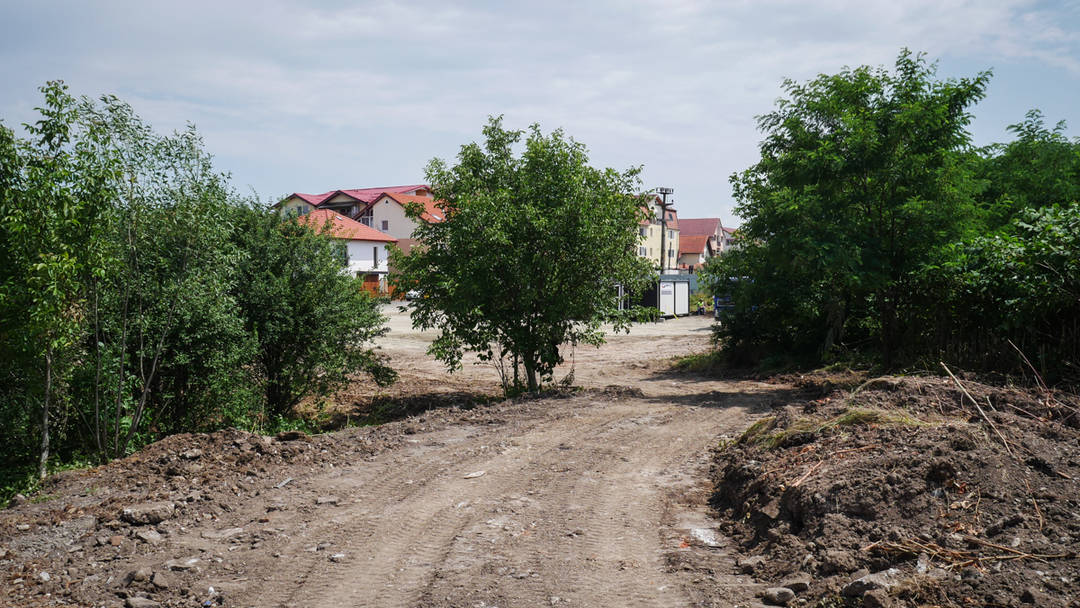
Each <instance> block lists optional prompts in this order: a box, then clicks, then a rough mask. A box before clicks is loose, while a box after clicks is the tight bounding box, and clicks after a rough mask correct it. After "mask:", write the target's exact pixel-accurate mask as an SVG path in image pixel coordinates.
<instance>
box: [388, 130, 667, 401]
mask: <svg viewBox="0 0 1080 608" xmlns="http://www.w3.org/2000/svg"><path fill="white" fill-rule="evenodd" d="M483 132H484V137H485V142H484V144H483V145H482V146H481V145H480V144H476V143H472V144H468V145H465V146H462V148H461V152H460V153H459V154H458V164H457V165H455V166H453V167H449V166H447V165H446V164H445V163H443V162H442V161H439V160H433V161H432V162H431V163H430V164H429V165H428V168H427V179H428V181H429V183H431V184H433V185H434V194H435V196H436V198H437V199H439V200H440V201H441V202H440V203H439V205H441V206H442V208H443V210H444V212H445V214H446V220H445V221H443V222H439V223H432V224H428V223H425V222H421V223H420V226H419V228H418V229H417V231H416V233H415V234H414V237H415V238H418V239H419V240H420V241H422V242H423V244H424V245H423V247H419V248H415V249H413V251H412V253H411V255H408V256H403V255H401V254H400V252H397V253H394V254H392V258H391V259H392V263H393V265H394V266H395V267H396V268H397V269H398V270H399V272H400V275H399V276H398V277H396V282H397V283H396V284H397V285H398V286H399V288H400V289H403V290H407V289H414V288H415V289H419V290H421V291H422V292H423V294H424V297H422V298H420V299H418V300H416V302H415V308H414V310H413V315H412V318H413V324H414V325H415V326H416V327H422V328H438V329H439V330H440V332H441V333H440V335H439V337H438V338H437V339H436V340H435V342H434V343H433V344H432V346H431V348H430V352H431V353H432V354H434V355H435V356H436V357H438V358H439V359H441V360H442V361H444V362H445V363H446V365H447V367H448V368H450V369H454V368H456V367H458V366H459V365H460V362H461V358H462V356H463V354H464V352H466V351H472V352H476V353H477V354H478V356H479V357H480V359H481V360H484V361H497V362H503V361H504V359H505V358H507V357H510V358H511V362H510V368H509V369H511V370H512V377H513V379H512V381H511V380H510V379H509V376H510V375H511V374H510V372H506V373H505V374H504V388H506V389H507V390H508V391H509V390H516V388H517V387H518V384H519V375H518V369H519V364H520V367H522V368H524V372H525V374H524V375H525V386H526V388H527V389H528V390H530V391H535V390H538V388H539V382H540V380H542V379H545V378H550V376H551V373H552V370H553V369H554V367H555V366H556V365H557V364H559V363H560V362H561V361H562V356H561V354H560V353H559V346H560V345H562V344H564V343H567V342H569V343H574V344H576V343H579V342H581V343H585V344H596V345H598V344H600V343H602V341H603V332H602V331H601V322H602V321H605V320H607V321H610V322H612V323H613V324H614V326H615V328H616V330H619V329H623V328H626V327H627V326H628V324H629V323H630V321H631V320H632V319H633V318H634V316H633V315H634V314H639V313H640V311H619V310H618V309H617V308H618V307H617V304H618V302H617V299H616V290H615V286H616V284H622V285H623V286H624V287H625V288H627V290H628V291H630V292H635V291H638V290H640V289H641V288H642V287H643V285H644V283H645V281H646V280H647V278H648V277H649V274H650V273H649V268H648V265H647V263H645V262H644V261H643V260H642V259H641V258H638V257H637V256H636V255H635V253H634V252H635V250H636V247H637V245H638V222H639V221H641V220H642V219H643V216H642V210H641V205H640V201H639V199H638V198H637V197H635V196H631V195H630V193H632V192H635V191H636V190H637V186H638V183H639V182H638V173H639V170H638V169H630V170H628V171H625V172H622V173H620V172H617V171H615V170H613V169H604V170H599V169H594V168H592V167H590V166H589V165H588V157H587V155H586V149H585V146H583V145H582V144H579V143H577V142H575V141H574V140H573V139H569V138H567V137H566V136H565V135H564V134H563V132H562V131H561V130H557V131H555V132H553V133H551V134H550V135H546V136H545V135H544V134H543V133H542V132H541V131H540V128H539V127H538V126H536V125H534V126H532V127H531V129H530V130H529V132H528V134H527V136H526V134H525V132H522V131H508V130H506V129H504V128H503V126H502V119H501V118H492V119H490V120H489V122H488V124H487V126H486V127H485V128H484V130H483ZM523 137H524V141H523V142H522V138H523ZM522 143H523V144H524V145H523V150H522V152H521V154H520V156H517V155H515V153H514V147H515V146H516V145H519V144H522ZM416 211H417V210H416V209H413V210H412V212H413V213H414V214H415V212H416ZM500 369H506V368H502V367H501V368H500Z"/></svg>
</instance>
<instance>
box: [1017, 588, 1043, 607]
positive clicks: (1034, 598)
mask: <svg viewBox="0 0 1080 608" xmlns="http://www.w3.org/2000/svg"><path fill="white" fill-rule="evenodd" d="M1045 600H1046V597H1045V596H1044V595H1043V594H1042V593H1041V592H1039V591H1037V590H1035V589H1033V588H1032V587H1025V588H1024V591H1023V592H1022V593H1020V601H1021V602H1023V603H1024V604H1035V605H1036V606H1045V605H1046V601H1045Z"/></svg>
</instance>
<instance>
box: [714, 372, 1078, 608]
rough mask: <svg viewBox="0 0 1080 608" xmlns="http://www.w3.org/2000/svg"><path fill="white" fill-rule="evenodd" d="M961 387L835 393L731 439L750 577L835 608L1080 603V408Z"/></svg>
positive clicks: (735, 525) (731, 518)
mask: <svg viewBox="0 0 1080 608" xmlns="http://www.w3.org/2000/svg"><path fill="white" fill-rule="evenodd" d="M963 385H964V387H965V388H966V390H967V392H968V394H969V395H970V397H969V396H965V394H964V393H963V392H962V391H961V390H960V389H959V388H958V387H957V385H956V384H955V383H954V382H953V381H952V380H950V379H949V378H944V379H942V378H880V379H874V380H871V381H868V382H865V383H863V384H862V385H860V386H858V387H856V388H855V389H854V390H852V391H849V390H846V389H845V390H837V389H835V388H833V387H834V386H835V385H833V387H830V388H831V389H832V390H831V391H823V393H827V394H824V396H822V397H820V398H816V399H811V400H808V401H805V402H803V403H796V404H788V405H786V406H783V407H780V408H778V409H776V411H775V412H774V413H773V415H770V416H766V417H763V418H761V419H760V420H759V421H758V422H756V423H755V424H754V425H753V426H751V427H750V428H749V429H747V431H746V432H745V433H744V434H743V435H742V436H741V437H740V438H739V439H737V440H734V441H731V442H729V443H727V444H726V445H722V446H721V447H720V448H719V449H718V450H717V453H716V455H715V462H714V469H713V481H714V484H715V493H714V495H713V499H712V502H713V505H714V507H715V508H717V509H718V510H719V511H720V512H721V514H722V515H723V516H724V519H726V520H727V521H728V522H729V523H728V524H726V526H727V529H726V531H727V532H728V533H729V534H730V535H731V536H732V537H733V538H734V539H736V540H737V541H738V542H739V543H740V546H741V549H742V551H744V552H745V554H746V555H745V556H744V557H743V558H742V559H741V560H740V562H739V568H740V570H741V571H742V572H744V573H747V574H753V575H754V576H755V577H756V578H757V579H758V580H760V581H762V582H763V583H765V584H766V586H767V587H772V588H779V587H789V588H791V589H792V590H794V591H795V592H796V593H797V596H798V597H799V598H801V599H802V600H807V601H809V602H815V601H816V602H818V605H822V606H884V605H895V606H923V605H950V606H952V605H959V606H968V605H978V606H984V605H985V606H1020V605H1031V604H1035V605H1039V606H1054V605H1061V606H1065V605H1072V606H1080V601H1077V600H1075V599H1073V598H1076V597H1078V596H1080V560H1078V559H1077V551H1078V549H1080V482H1078V481H1077V480H1078V479H1080V430H1078V428H1077V426H1078V423H1080V420H1077V414H1076V412H1077V409H1078V407H1077V406H1078V400H1077V399H1076V398H1075V397H1071V396H1066V395H1055V394H1052V393H1050V392H1046V391H1043V392H1038V391H1027V390H1020V389H1015V388H1001V387H992V386H986V385H982V384H977V383H974V382H964V383H963ZM804 388H805V387H804ZM973 401H974V402H977V403H979V407H976V406H975V405H974V403H973ZM980 409H981V410H982V412H980ZM991 423H992V424H991ZM774 591H775V589H774ZM778 593H779V592H778ZM767 595H768V594H767ZM786 596H787V595H786V594H784V593H780V595H779V596H776V595H775V594H774V597H772V598H771V599H772V600H777V601H779V600H780V599H781V598H783V597H786ZM767 599H768V598H767ZM788 601H790V600H788ZM1069 602H1072V603H1071V604H1070V603H1069Z"/></svg>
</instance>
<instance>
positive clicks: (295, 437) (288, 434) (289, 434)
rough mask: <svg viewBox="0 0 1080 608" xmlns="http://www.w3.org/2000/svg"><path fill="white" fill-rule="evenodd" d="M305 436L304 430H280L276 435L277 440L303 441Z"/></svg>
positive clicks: (305, 438)
mask: <svg viewBox="0 0 1080 608" xmlns="http://www.w3.org/2000/svg"><path fill="white" fill-rule="evenodd" d="M307 438H308V436H307V433H305V432H304V431H281V432H280V433H278V434H277V437H276V439H277V440H278V441H305V440H307Z"/></svg>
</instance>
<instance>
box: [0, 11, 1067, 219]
mask: <svg viewBox="0 0 1080 608" xmlns="http://www.w3.org/2000/svg"><path fill="white" fill-rule="evenodd" d="M901 47H909V48H911V49H912V50H913V51H924V52H926V53H928V55H929V56H930V57H931V58H936V59H939V60H940V63H939V76H942V77H960V76H974V75H975V74H976V73H977V72H979V71H980V70H985V69H990V68H992V69H993V71H994V77H993V79H992V80H991V83H990V87H989V92H988V96H987V98H986V99H985V100H983V101H982V102H981V103H980V104H979V105H978V106H977V107H976V108H975V110H974V112H975V116H976V120H975V123H974V124H973V126H972V132H973V134H974V136H975V140H976V143H978V144H986V143H990V142H994V141H1005V140H1007V139H1008V138H1009V135H1008V134H1007V132H1006V131H1005V127H1006V126H1007V125H1009V124H1012V123H1016V122H1019V121H1020V120H1021V119H1022V118H1023V115H1024V113H1025V112H1026V111H1027V110H1028V109H1030V108H1034V107H1038V108H1041V109H1042V110H1043V111H1044V112H1045V113H1046V115H1047V118H1048V119H1049V121H1050V122H1051V123H1054V122H1057V121H1058V120H1062V119H1064V120H1066V121H1068V123H1069V124H1070V129H1069V134H1070V135H1075V134H1077V133H1080V130H1078V128H1080V102H1078V101H1077V100H1078V99H1080V2H1078V1H1076V0H1064V1H1062V2H1056V3H1053V2H1032V1H1024V0H1015V1H1014V0H1002V1H994V0H976V1H971V2H967V1H950V0H891V1H887V2H878V1H869V0H860V1H855V2H840V1H835V0H815V1H814V2H804V1H744V2H707V1H699V0H638V1H631V0H627V1H621V2H620V1H614V0H612V1H610V2H590V1H587V0H581V1H577V2H560V1H552V0H549V1H545V2H500V1H492V2H470V3H453V2H447V1H443V0H436V1H432V2H376V1H373V2H354V3H348V2H322V3H315V2H309V3H304V4H301V3H287V2H278V1H270V0H263V1H260V2H240V1H236V2H234V1H221V0H217V1H215V2H198V1H185V2H169V3H165V2H146V1H142V0H139V1H132V2H86V1H78V2H76V1H71V2H50V1H47V0H35V1H30V2H14V1H11V0H0V83H2V84H0V118H2V119H3V121H4V123H5V124H6V125H8V126H9V127H14V126H17V125H19V124H21V123H23V122H27V121H31V120H33V118H34V113H33V108H34V107H35V106H36V105H40V103H41V98H40V94H39V93H38V92H37V87H38V86H40V85H41V84H42V83H44V82H45V81H47V80H51V79H63V80H64V81H66V82H67V83H68V84H69V85H70V87H71V89H72V92H74V93H76V94H81V95H90V96H98V95H100V94H102V93H115V94H116V95H118V96H119V97H121V98H122V99H124V100H126V101H128V102H129V103H131V104H132V105H133V106H134V108H135V110H136V111H137V112H138V113H139V114H140V115H141V116H142V117H143V118H145V119H147V120H148V121H150V122H151V123H152V124H153V125H154V126H155V127H156V128H157V129H159V130H162V131H165V130H172V129H175V128H179V127H182V126H183V125H184V124H185V122H193V123H195V125H196V126H197V127H198V129H199V130H200V131H201V132H202V134H203V136H204V138H205V140H206V147H207V149H208V150H209V151H210V152H211V153H212V154H214V156H215V157H216V162H217V166H218V168H219V169H221V170H223V171H228V172H231V173H232V175H233V182H234V184H235V186H236V187H237V188H238V189H240V190H241V191H244V192H249V191H250V190H251V189H254V190H255V191H256V192H258V194H259V195H260V196H261V197H262V198H263V199H270V198H276V197H278V196H279V195H282V194H286V193H290V192H294V191H298V192H324V191H327V190H331V189H336V188H359V187H373V186H385V185H395V184H407V183H418V182H422V181H423V167H424V165H425V164H426V163H427V161H428V160H429V159H431V158H432V157H436V156H437V157H441V158H445V159H448V160H451V159H453V157H454V155H455V154H456V153H457V150H458V148H459V146H460V145H461V144H463V143H466V142H468V141H474V140H477V139H479V138H480V128H481V126H482V125H483V124H484V122H485V120H486V117H487V116H488V115H493V114H504V115H505V116H506V125H507V126H509V127H514V128H524V127H526V126H527V125H529V124H530V123H533V122H538V123H540V125H541V127H542V128H543V129H544V130H545V131H550V130H552V129H554V128H556V127H563V128H564V129H565V130H566V131H567V133H569V134H570V135H572V136H573V137H574V138H575V139H577V140H578V141H580V142H582V143H584V144H586V145H587V146H588V147H589V150H590V153H591V159H592V162H593V164H594V165H598V166H610V167H615V168H618V169H624V168H626V167H629V166H631V165H639V164H640V165H644V167H645V171H644V178H645V182H646V186H648V187H656V186H669V187H672V188H674V189H675V200H676V207H677V209H678V210H679V212H680V215H682V216H683V217H702V216H717V215H719V216H720V217H721V218H722V219H723V221H724V223H725V225H736V224H738V218H736V217H734V216H733V214H732V207H733V205H734V201H733V200H732V198H731V187H730V186H729V184H728V177H729V176H730V175H731V174H732V173H733V172H736V171H741V170H742V169H745V168H746V167H748V166H749V165H751V164H752V163H754V162H755V160H756V159H757V145H758V142H759V141H760V134H759V133H758V132H757V131H756V129H755V122H754V117H755V116H756V115H758V114H762V113H765V112H768V111H769V110H770V109H772V108H773V104H774V102H775V100H776V99H777V97H779V96H780V94H781V90H780V85H781V83H782V81H783V79H784V78H785V77H790V78H794V79H797V80H806V79H809V78H812V77H813V76H815V75H817V74H819V73H829V72H835V71H837V70H839V69H840V68H842V67H843V66H857V65H863V64H869V65H882V64H884V65H890V66H891V65H892V63H893V61H894V60H895V58H896V55H897V53H898V51H899V50H900V49H901Z"/></svg>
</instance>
